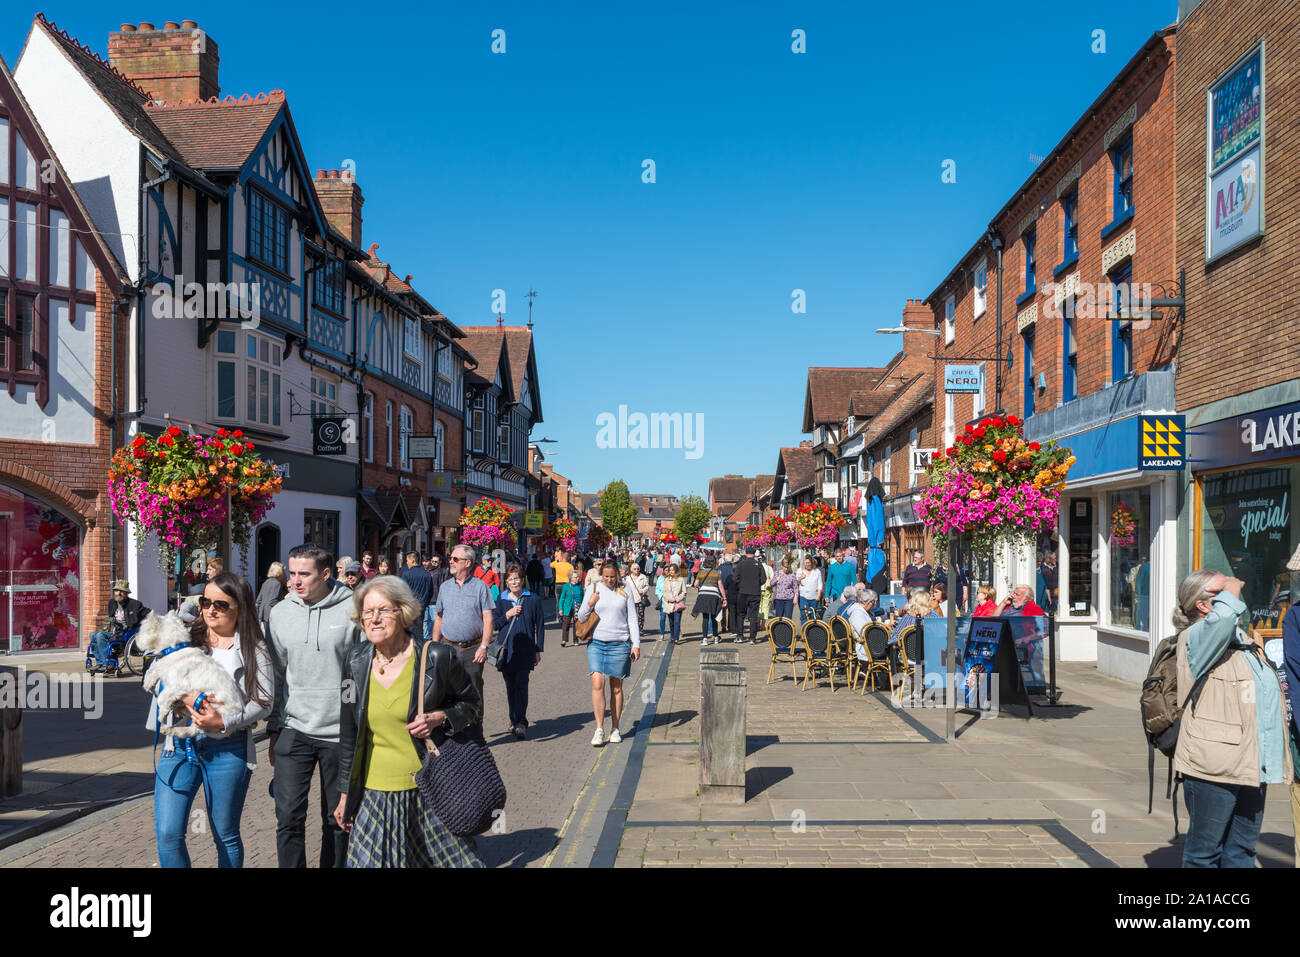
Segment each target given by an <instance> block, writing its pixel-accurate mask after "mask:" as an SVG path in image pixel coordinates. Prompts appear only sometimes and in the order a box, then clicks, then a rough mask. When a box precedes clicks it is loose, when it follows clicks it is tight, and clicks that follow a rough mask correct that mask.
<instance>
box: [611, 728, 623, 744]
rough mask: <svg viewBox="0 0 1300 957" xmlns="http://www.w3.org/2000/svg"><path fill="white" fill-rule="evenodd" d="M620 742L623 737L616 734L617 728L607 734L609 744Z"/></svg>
mask: <svg viewBox="0 0 1300 957" xmlns="http://www.w3.org/2000/svg"><path fill="white" fill-rule="evenodd" d="M622 740H623V736H622V735H621V734H619V733H618V728H615V729H614V730H613V731H611V732H610V733H609V743H610V744H618V743H619V742H620V741H622Z"/></svg>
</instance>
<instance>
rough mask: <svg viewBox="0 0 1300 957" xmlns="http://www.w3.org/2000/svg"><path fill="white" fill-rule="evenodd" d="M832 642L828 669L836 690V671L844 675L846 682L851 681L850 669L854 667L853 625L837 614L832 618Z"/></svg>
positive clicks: (832, 689) (832, 686)
mask: <svg viewBox="0 0 1300 957" xmlns="http://www.w3.org/2000/svg"><path fill="white" fill-rule="evenodd" d="M830 626H831V644H830V649H829V651H828V652H827V655H826V660H827V671H828V672H829V673H830V678H831V691H834V690H835V673H836V672H839V673H840V674H842V675H844V683H845V684H848V683H849V669H850V668H852V667H853V626H852V625H850V624H849V623H848V620H847V619H845V618H843V617H841V616H840V615H836V616H835V617H834V618H832V619H831V620H830Z"/></svg>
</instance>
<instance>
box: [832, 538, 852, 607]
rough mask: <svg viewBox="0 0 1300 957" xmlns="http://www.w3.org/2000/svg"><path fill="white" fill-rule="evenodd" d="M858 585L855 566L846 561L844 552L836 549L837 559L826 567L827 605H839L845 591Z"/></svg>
mask: <svg viewBox="0 0 1300 957" xmlns="http://www.w3.org/2000/svg"><path fill="white" fill-rule="evenodd" d="M856 584H857V575H856V574H855V573H854V571H853V566H852V565H850V564H849V563H848V562H846V561H845V560H844V552H843V550H841V549H838V548H837V549H835V558H834V559H833V560H832V561H831V563H830V564H829V565H827V566H826V604H827V605H831V604H833V603H838V601H839V598H840V596H841V595H842V594H844V589H846V588H848V587H849V586H850V585H856Z"/></svg>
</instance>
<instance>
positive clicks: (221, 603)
mask: <svg viewBox="0 0 1300 957" xmlns="http://www.w3.org/2000/svg"><path fill="white" fill-rule="evenodd" d="M199 607H200V608H202V609H203V610H204V611H206V610H207V609H209V608H215V609H216V610H217V611H219V612H222V613H223V614H224V613H225V612H228V611H230V602H228V601H226V600H225V599H224V598H217V599H215V600H214V599H211V598H209V597H208V596H207V595H204V596H202V597H201V598H200V599H199Z"/></svg>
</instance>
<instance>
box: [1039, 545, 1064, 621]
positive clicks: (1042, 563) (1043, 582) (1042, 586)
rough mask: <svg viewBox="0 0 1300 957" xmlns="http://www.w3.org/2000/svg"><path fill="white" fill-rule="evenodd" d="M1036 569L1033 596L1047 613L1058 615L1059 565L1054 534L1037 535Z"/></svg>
mask: <svg viewBox="0 0 1300 957" xmlns="http://www.w3.org/2000/svg"><path fill="white" fill-rule="evenodd" d="M1036 555H1037V559H1036V560H1037V563H1038V569H1037V574H1036V576H1035V579H1036V580H1035V582H1034V597H1035V599H1036V601H1037V604H1038V607H1039V608H1042V609H1043V610H1044V611H1045V612H1047V613H1048V614H1049V615H1059V614H1060V613H1061V611H1060V604H1061V601H1060V599H1061V566H1060V565H1059V564H1058V559H1059V557H1060V555H1059V553H1058V552H1057V550H1056V535H1055V534H1048V535H1039V536H1038V547H1037V549H1036Z"/></svg>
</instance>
